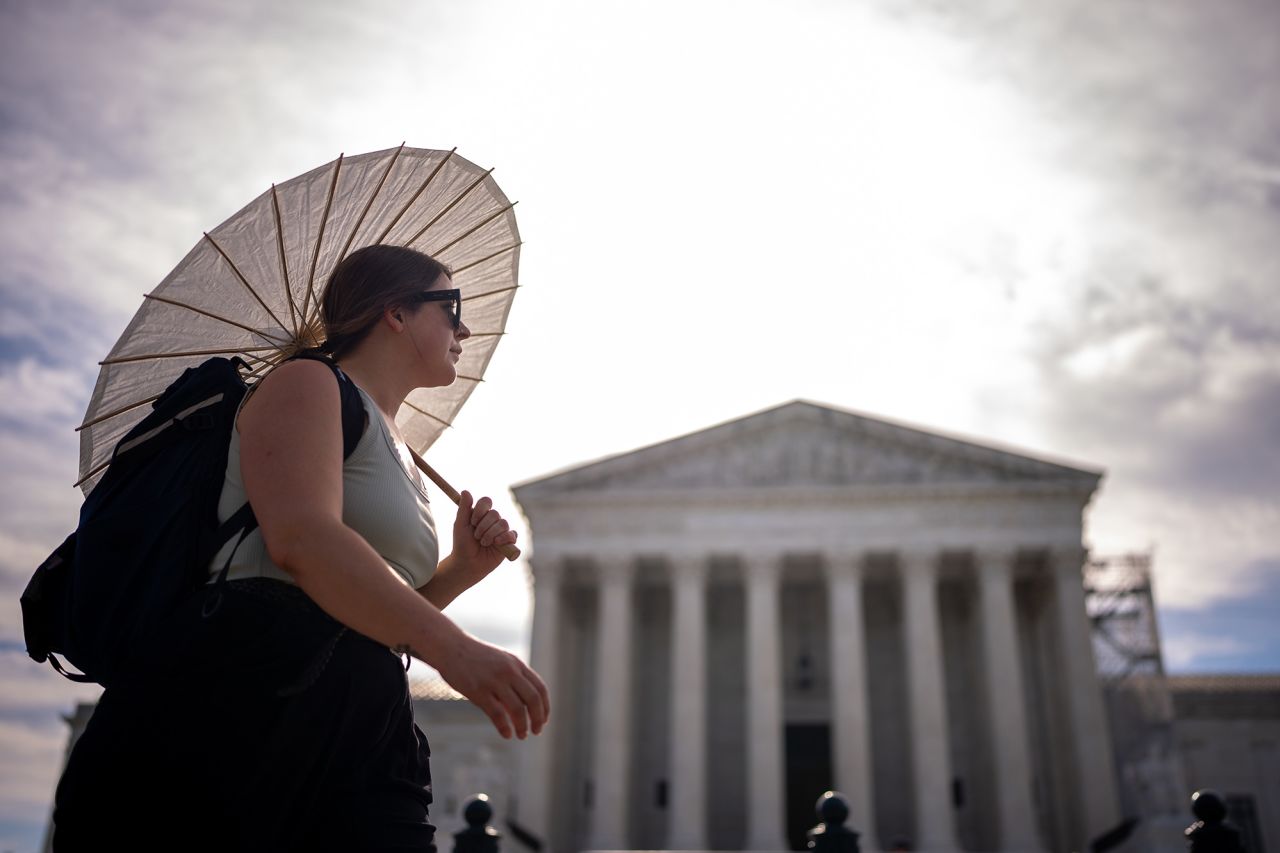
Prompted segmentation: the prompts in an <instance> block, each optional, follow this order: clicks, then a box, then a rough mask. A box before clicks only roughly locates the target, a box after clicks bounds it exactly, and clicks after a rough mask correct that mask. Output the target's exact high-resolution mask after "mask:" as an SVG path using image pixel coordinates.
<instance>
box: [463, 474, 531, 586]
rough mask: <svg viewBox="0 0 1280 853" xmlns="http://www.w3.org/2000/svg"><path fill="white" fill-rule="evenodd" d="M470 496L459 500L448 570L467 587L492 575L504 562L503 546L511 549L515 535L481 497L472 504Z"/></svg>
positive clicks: (505, 521)
mask: <svg viewBox="0 0 1280 853" xmlns="http://www.w3.org/2000/svg"><path fill="white" fill-rule="evenodd" d="M472 500H473V499H472V497H471V493H470V492H463V493H462V495H461V497H460V498H459V500H458V515H457V516H456V517H455V518H454V520H453V555H452V565H451V566H450V569H451V570H452V571H455V572H459V573H461V575H462V577H464V578H465V579H466V581H467V584H466V585H467V586H468V587H470V586H472V585H474V584H475V583H477V582H478V581H480V580H482V579H483V578H484V577H485V576H487V575H488V574H489V573H490V572H492V571H493V570H494V569H495V568H497V567H498V565H499V564H500V563H501V562H502V561H503V560H504V559H505V557H504V556H503V554H502V550H501V548H502V546H503V545H514V544H515V542H516V532H515V531H514V530H512V529H511V527H510V525H508V524H507V520H506V519H505V518H503V517H502V516H501V515H499V514H498V511H497V510H496V509H494V508H493V501H492V500H490V499H489V498H487V497H483V498H481V499H480V500H478V501H475V502H474V504H473V503H472Z"/></svg>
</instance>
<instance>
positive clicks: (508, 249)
mask: <svg viewBox="0 0 1280 853" xmlns="http://www.w3.org/2000/svg"><path fill="white" fill-rule="evenodd" d="M523 243H524V241H523V240H522V241H520V242H519V243H513V244H511V245H510V246H507V247H506V248H505V249H499V250H498V251H496V252H494V253H493V254H492V255H486V256H485V257H483V258H481V259H480V260H478V261H472V262H471V263H469V264H463V265H462V266H460V267H454V268H453V274H454V275H457V274H458V273H460V272H462V271H463V270H469V269H471V268H472V267H478V266H480V265H481V264H483V263H484V262H485V261H491V260H493V259H494V258H496V257H498V255H501V254H504V253H506V252H511V251H514V250H515V249H518V248H520V246H521V245H523Z"/></svg>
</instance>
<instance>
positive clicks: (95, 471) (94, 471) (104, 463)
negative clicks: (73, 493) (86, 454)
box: [72, 459, 111, 488]
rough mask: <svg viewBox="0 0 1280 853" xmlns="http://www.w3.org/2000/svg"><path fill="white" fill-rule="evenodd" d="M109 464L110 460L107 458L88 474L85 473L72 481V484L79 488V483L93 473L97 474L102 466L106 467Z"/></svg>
mask: <svg viewBox="0 0 1280 853" xmlns="http://www.w3.org/2000/svg"><path fill="white" fill-rule="evenodd" d="M110 464H111V460H110V459H108V460H107V461H106V462H103V463H102V464H101V465H99V466H98V467H97V468H94V469H93V470H92V471H90V472H89V473H88V474H85V475H84V476H83V477H81V478H80V479H79V480H76V481H75V482H74V483H72V485H73V486H74V487H76V488H79V487H80V486H81V485H83V484H84V481H85V480H88V479H89V478H90V477H93V476H94V475H95V474H97V473H98V472H99V471H101V470H102V469H103V468H106V467H107V466H108V465H110Z"/></svg>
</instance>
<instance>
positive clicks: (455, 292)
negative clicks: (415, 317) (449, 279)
mask: <svg viewBox="0 0 1280 853" xmlns="http://www.w3.org/2000/svg"><path fill="white" fill-rule="evenodd" d="M413 301H414V302H443V303H445V305H444V310H445V311H447V312H449V321H450V322H451V323H453V328H454V331H457V329H458V327H459V326H461V325H462V291H461V290H459V289H458V288H456V287H454V288H450V289H449V290H423V291H420V292H418V293H416V294H414V296H413Z"/></svg>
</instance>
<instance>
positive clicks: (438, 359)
mask: <svg viewBox="0 0 1280 853" xmlns="http://www.w3.org/2000/svg"><path fill="white" fill-rule="evenodd" d="M452 287H453V281H452V280H450V278H449V276H447V275H445V274H443V273H442V274H441V275H440V277H439V278H437V279H436V280H435V282H434V283H432V285H431V286H430V287H429V288H427V290H428V291H433V290H449V289H451V288H452ZM452 310H453V304H452V303H451V302H448V301H444V302H439V301H437V302H420V303H418V304H416V305H415V306H413V309H412V310H410V311H409V312H407V313H406V314H405V315H404V319H405V329H406V331H408V333H409V339H410V341H411V342H412V344H413V347H414V351H415V353H416V358H417V368H418V369H417V370H416V371H415V374H416V375H415V380H416V384H417V385H418V387H420V388H437V387H439V386H442V385H449V384H451V383H452V382H453V381H454V380H455V379H457V377H458V369H457V365H458V359H459V358H460V357H461V356H462V342H463V341H465V340H466V339H467V338H469V337H471V330H470V329H468V328H467V324H466V323H462V322H460V323H459V324H458V328H457V329H454V327H453V317H452Z"/></svg>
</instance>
